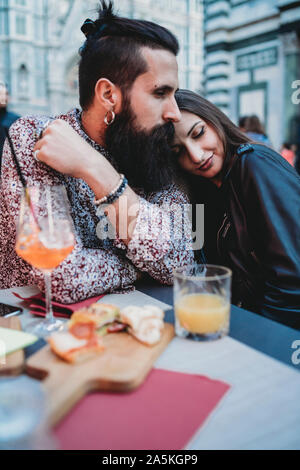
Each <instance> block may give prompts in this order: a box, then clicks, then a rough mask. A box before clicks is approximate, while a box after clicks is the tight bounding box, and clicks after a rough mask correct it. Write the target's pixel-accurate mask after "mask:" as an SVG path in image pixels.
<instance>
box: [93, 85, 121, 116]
mask: <svg viewBox="0 0 300 470" xmlns="http://www.w3.org/2000/svg"><path fill="white" fill-rule="evenodd" d="M95 99H96V101H97V102H98V104H100V105H101V107H103V108H104V109H105V110H106V111H111V110H112V109H113V110H114V111H115V112H116V113H118V112H119V110H120V109H121V104H122V93H121V90H120V88H119V87H118V86H116V85H115V84H114V83H112V82H111V81H110V80H108V79H107V78H100V79H99V80H98V82H97V83H96V86H95Z"/></svg>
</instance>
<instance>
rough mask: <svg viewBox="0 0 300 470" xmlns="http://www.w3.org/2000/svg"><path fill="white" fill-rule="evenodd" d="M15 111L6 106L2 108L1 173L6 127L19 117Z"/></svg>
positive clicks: (0, 126) (0, 115) (0, 112)
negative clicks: (10, 110)
mask: <svg viewBox="0 0 300 470" xmlns="http://www.w3.org/2000/svg"><path fill="white" fill-rule="evenodd" d="M19 117H20V116H18V115H17V114H15V113H11V112H8V111H7V110H6V108H3V109H0V173H1V157H2V151H3V147H4V142H5V139H6V136H5V131H4V129H9V128H10V126H11V125H12V124H13V123H14V122H15V121H16V120H17V119H19Z"/></svg>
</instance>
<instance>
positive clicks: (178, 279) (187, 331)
mask: <svg viewBox="0 0 300 470" xmlns="http://www.w3.org/2000/svg"><path fill="white" fill-rule="evenodd" d="M230 296H231V271H230V269H228V268H224V267H223V266H214V265H209V264H206V265H205V264H193V265H191V266H184V267H182V268H178V269H176V270H175V271H174V311H175V331H176V334H177V336H181V337H184V338H190V339H195V340H200V341H202V340H210V339H217V338H222V337H223V336H225V335H226V334H227V333H228V331H229V319H230Z"/></svg>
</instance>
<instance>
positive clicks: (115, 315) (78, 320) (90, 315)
mask: <svg viewBox="0 0 300 470" xmlns="http://www.w3.org/2000/svg"><path fill="white" fill-rule="evenodd" d="M119 318H120V310H119V308H118V307H116V306H114V305H109V304H99V303H94V304H92V305H90V306H89V307H88V308H84V309H81V310H77V311H76V312H74V313H73V315H72V316H71V319H70V321H69V330H70V331H72V333H73V334H75V336H77V333H76V332H77V331H79V328H77V326H76V327H75V328H73V327H74V325H77V324H85V325H86V326H87V328H88V325H89V327H91V325H92V324H94V326H95V329H96V330H97V329H99V328H101V327H102V326H103V325H106V324H107V323H113V322H114V321H116V320H118V319H119ZM74 331H75V332H74ZM80 334H81V333H80ZM79 337H81V336H79Z"/></svg>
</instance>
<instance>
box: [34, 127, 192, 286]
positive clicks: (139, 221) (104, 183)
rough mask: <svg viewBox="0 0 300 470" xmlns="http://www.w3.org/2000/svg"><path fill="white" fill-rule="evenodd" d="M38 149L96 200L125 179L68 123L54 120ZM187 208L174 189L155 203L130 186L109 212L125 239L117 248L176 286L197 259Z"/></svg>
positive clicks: (133, 260)
mask: <svg viewBox="0 0 300 470" xmlns="http://www.w3.org/2000/svg"><path fill="white" fill-rule="evenodd" d="M35 148H36V149H37V150H39V154H38V158H39V159H40V160H41V161H43V162H44V163H46V164H47V165H49V166H50V167H52V168H55V169H56V170H57V171H59V172H61V173H65V174H68V175H71V176H73V177H76V178H81V179H83V180H84V181H85V182H86V183H87V184H88V185H89V186H90V188H91V189H92V191H93V192H94V194H95V198H96V199H101V198H103V197H104V196H106V195H107V194H109V193H110V192H111V191H112V189H113V188H115V187H116V185H117V184H118V181H119V179H120V175H119V174H118V172H117V171H116V170H115V169H114V168H113V167H112V165H111V164H110V163H109V162H108V161H107V159H106V158H105V157H104V156H103V155H101V154H99V153H98V152H96V151H95V150H94V149H93V148H92V147H91V146H90V145H89V144H88V143H87V142H85V141H84V140H83V139H82V138H81V137H80V136H78V135H77V134H76V133H75V132H74V130H73V129H72V128H71V127H70V126H69V125H67V124H66V123H64V122H63V121H54V122H53V123H52V124H51V125H50V126H49V127H48V128H47V130H46V131H45V133H44V137H43V138H42V139H41V140H40V141H39V142H38V143H37V145H36V147H35ZM185 204H188V200H187V198H186V197H185V196H184V195H183V194H182V193H181V192H180V191H179V190H178V189H176V188H175V187H174V186H173V187H172V188H170V189H169V191H162V192H161V193H160V195H158V198H156V200H155V196H154V197H153V198H152V200H151V202H147V201H146V200H145V199H141V198H140V197H138V195H137V194H136V193H135V192H134V191H133V190H132V189H131V188H130V187H127V188H126V190H125V191H124V193H123V195H122V196H121V197H120V198H119V199H118V200H117V201H115V203H113V204H111V205H110V206H108V207H106V209H105V210H106V212H107V214H108V217H109V219H110V221H111V223H112V225H113V226H114V227H115V229H116V233H117V236H118V238H120V239H122V242H123V244H119V245H118V246H119V247H122V248H123V249H124V251H126V256H127V257H128V258H129V259H130V260H131V261H132V263H133V264H134V265H135V266H136V267H137V268H138V269H139V270H141V271H146V272H148V273H149V274H150V275H151V276H152V277H154V278H155V279H157V280H159V281H160V282H164V283H168V284H171V283H172V280H173V275H172V272H173V269H174V268H176V267H178V266H183V265H186V264H189V263H192V262H193V260H194V257H193V251H192V249H191V227H190V224H188V223H186V222H187V221H185V224H184V231H182V218H183V217H185V218H186V213H184V207H183V206H184V205H185ZM171 205H172V210H171V211H169V208H170V206H171ZM173 219H174V220H173ZM170 225H171V227H170Z"/></svg>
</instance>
